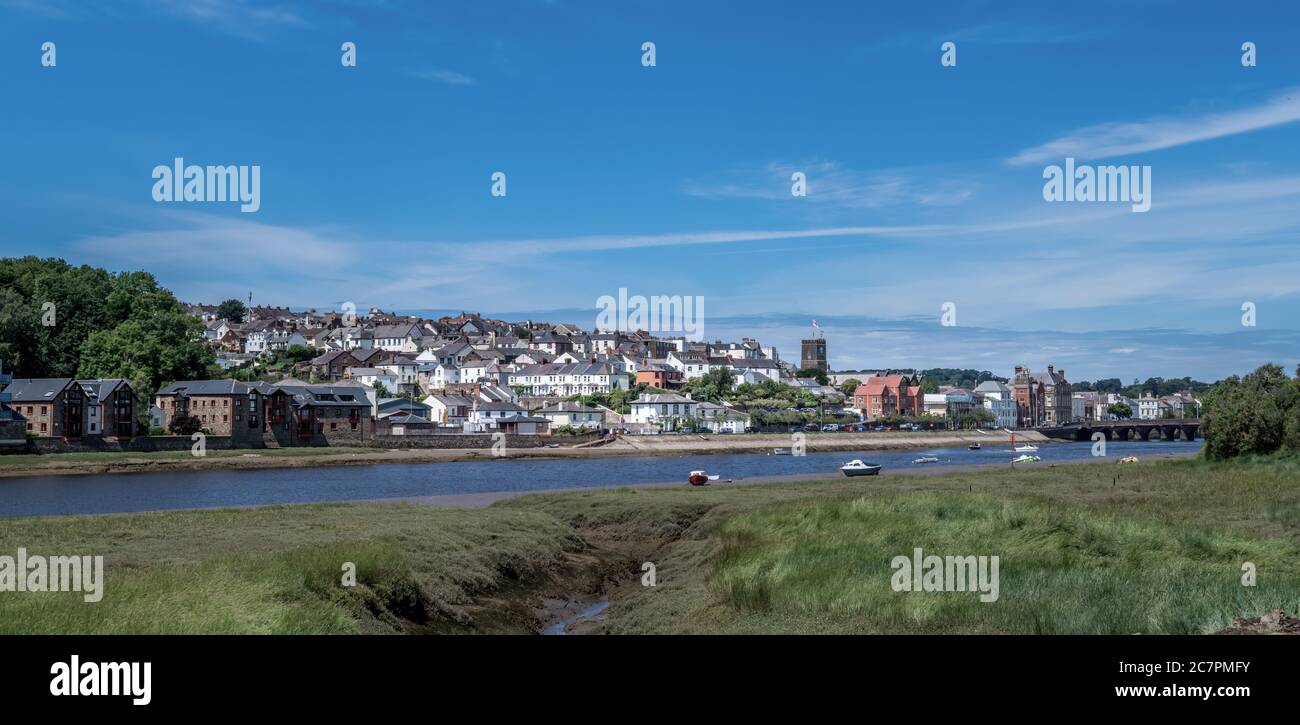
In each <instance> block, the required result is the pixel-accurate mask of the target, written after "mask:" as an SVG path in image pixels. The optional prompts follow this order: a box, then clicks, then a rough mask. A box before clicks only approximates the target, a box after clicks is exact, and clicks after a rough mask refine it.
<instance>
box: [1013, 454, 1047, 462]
mask: <svg viewBox="0 0 1300 725" xmlns="http://www.w3.org/2000/svg"><path fill="white" fill-rule="evenodd" d="M1041 460H1043V459H1041V458H1039V457H1038V456H1029V455H1025V456H1020V457H1019V458H1013V459H1011V462H1012V463H1013V464H1014V463H1038V462H1039V461H1041Z"/></svg>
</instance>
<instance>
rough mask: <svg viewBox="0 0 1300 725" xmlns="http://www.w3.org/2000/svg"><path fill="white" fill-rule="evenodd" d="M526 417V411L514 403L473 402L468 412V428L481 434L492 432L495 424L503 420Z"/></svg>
mask: <svg viewBox="0 0 1300 725" xmlns="http://www.w3.org/2000/svg"><path fill="white" fill-rule="evenodd" d="M514 417H524V418H527V417H528V410H527V409H526V408H523V407H522V406H518V405H515V404H514V403H507V402H499V403H487V402H483V401H479V400H476V401H474V407H472V408H470V411H469V426H470V427H471V428H472V429H473V430H475V431H477V432H480V433H481V432H483V431H487V430H493V429H495V428H496V427H497V424H498V423H499V422H500V421H501V420H502V419H504V418H514Z"/></svg>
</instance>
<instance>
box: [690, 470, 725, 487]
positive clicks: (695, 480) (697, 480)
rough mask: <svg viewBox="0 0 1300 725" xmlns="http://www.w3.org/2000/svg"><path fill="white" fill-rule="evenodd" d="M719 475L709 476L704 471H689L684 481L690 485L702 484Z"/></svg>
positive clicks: (717, 477) (713, 479) (714, 479)
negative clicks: (689, 473)
mask: <svg viewBox="0 0 1300 725" xmlns="http://www.w3.org/2000/svg"><path fill="white" fill-rule="evenodd" d="M719 478H722V477H721V476H710V475H709V474H707V473H705V472H704V471H691V475H690V476H687V477H686V482H687V483H689V484H691V485H692V486H703V485H705V484H707V483H709V482H710V481H716V480H718V479H719Z"/></svg>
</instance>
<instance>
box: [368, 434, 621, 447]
mask: <svg viewBox="0 0 1300 725" xmlns="http://www.w3.org/2000/svg"><path fill="white" fill-rule="evenodd" d="M599 438H600V436H599V435H598V434H596V433H582V434H579V435H571V436H551V435H514V434H506V437H505V442H506V448H541V447H543V446H546V445H549V444H551V443H558V444H560V445H562V446H573V445H577V444H579V443H587V442H589V441H594V440H598V439H599ZM493 442H494V441H493V439H492V434H491V433H437V434H434V435H413V436H395V435H379V436H375V438H374V439H373V441H372V442H371V445H373V446H375V447H377V448H448V449H465V448H475V449H488V448H491V447H492V444H493Z"/></svg>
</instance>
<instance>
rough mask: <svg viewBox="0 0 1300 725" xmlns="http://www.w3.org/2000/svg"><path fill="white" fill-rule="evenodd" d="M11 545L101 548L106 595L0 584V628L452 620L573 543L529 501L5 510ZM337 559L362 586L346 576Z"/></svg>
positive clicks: (535, 573) (71, 550) (343, 627)
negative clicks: (491, 505)
mask: <svg viewBox="0 0 1300 725" xmlns="http://www.w3.org/2000/svg"><path fill="white" fill-rule="evenodd" d="M20 546H21V547H24V548H26V549H27V551H28V552H29V554H45V555H71V554H84V555H101V556H103V557H104V568H105V571H104V579H105V587H104V597H103V600H102V601H100V602H98V603H85V602H84V601H83V599H82V595H81V594H80V593H76V592H70V593H43V592H33V593H13V592H6V593H0V633H68V632H94V633H127V632H138V633H194V632H201V633H293V632H326V633H328V632H377V631H402V630H404V629H409V628H410V626H411V625H413V624H414V625H419V624H421V623H423V622H424V621H425V620H430V621H431V622H433V623H434V624H439V623H441V625H442V626H441V627H440V628H441V629H443V630H455V629H456V627H457V626H458V625H460V624H465V623H468V622H469V621H470V620H471V616H470V613H472V612H473V610H474V608H475V604H474V601H473V599H474V597H476V596H480V595H483V594H485V593H491V592H493V591H495V590H496V589H499V588H501V587H503V586H509V585H511V584H512V583H513V582H515V581H517V580H522V581H529V580H530V579H534V578H540V577H543V576H545V573H546V572H547V571H548V569H549V568H550V567H551V566H552V564H553V563H554V562H555V560H556V558H557V557H560V556H561V555H562V554H563V552H564V551H565V550H568V549H572V548H574V547H575V546H577V543H576V542H575V540H574V539H573V537H572V532H571V530H570V529H569V528H568V527H567V526H564V525H562V524H561V523H560V522H558V521H557V520H555V519H554V518H552V517H549V516H545V515H542V514H537V513H531V512H527V511H510V510H505V509H498V510H482V511H474V512H467V511H460V510H440V509H431V508H424V507H415V506H406V505H400V504H392V505H343V504H330V505H310V506H284V507H272V508H263V509H248V510H223V511H193V512H160V513H146V514H131V515H112V516H89V517H56V518H23V519H5V520H0V553H3V554H7V555H9V556H13V555H14V553H15V552H16V550H17V549H18V547H20ZM344 562H353V563H355V564H356V565H357V579H358V586H356V587H351V588H349V587H343V586H341V581H342V567H343V563H344Z"/></svg>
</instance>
